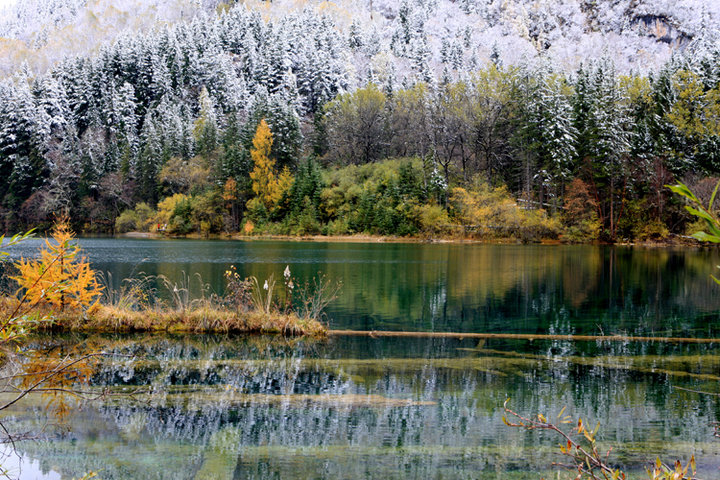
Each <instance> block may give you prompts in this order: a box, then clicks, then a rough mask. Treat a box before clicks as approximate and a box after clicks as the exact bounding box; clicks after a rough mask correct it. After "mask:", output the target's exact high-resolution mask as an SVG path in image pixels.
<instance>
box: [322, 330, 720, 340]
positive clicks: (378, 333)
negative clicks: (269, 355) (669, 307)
mask: <svg viewBox="0 0 720 480" xmlns="http://www.w3.org/2000/svg"><path fill="white" fill-rule="evenodd" d="M328 335H330V336H342V335H347V336H367V337H425V338H457V339H463V338H477V339H490V338H497V339H505V340H530V341H532V340H568V341H576V342H582V341H590V342H595V341H602V342H665V343H720V338H692V337H633V336H627V335H550V334H536V333H462V332H399V331H391V330H328Z"/></svg>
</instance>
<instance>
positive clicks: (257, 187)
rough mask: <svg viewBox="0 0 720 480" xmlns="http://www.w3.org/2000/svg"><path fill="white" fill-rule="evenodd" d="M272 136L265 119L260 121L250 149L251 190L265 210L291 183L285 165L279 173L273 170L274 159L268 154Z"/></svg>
mask: <svg viewBox="0 0 720 480" xmlns="http://www.w3.org/2000/svg"><path fill="white" fill-rule="evenodd" d="M272 144H273V136H272V132H271V131H270V127H269V126H268V124H267V122H266V121H265V119H262V120H261V121H260V124H259V125H258V128H257V130H256V131H255V136H254V137H253V148H252V149H251V150H250V156H251V157H252V160H253V164H254V168H253V171H252V172H250V179H251V180H252V190H253V192H254V193H255V197H256V199H257V201H259V202H260V203H261V204H262V205H263V206H264V207H265V208H266V209H267V210H270V209H272V208H273V207H275V206H277V205H278V203H280V200H281V199H282V196H283V194H284V193H285V192H287V191H288V190H289V189H290V187H291V186H292V183H293V177H292V175H291V174H290V171H289V170H288V169H287V167H285V168H284V169H283V170H282V172H280V174H278V173H276V171H275V160H274V159H273V158H272V157H271V156H270V151H271V149H272Z"/></svg>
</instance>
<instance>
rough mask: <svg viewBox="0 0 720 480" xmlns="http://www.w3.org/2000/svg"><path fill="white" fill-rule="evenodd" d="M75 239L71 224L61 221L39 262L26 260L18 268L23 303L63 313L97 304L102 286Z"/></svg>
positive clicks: (43, 249)
mask: <svg viewBox="0 0 720 480" xmlns="http://www.w3.org/2000/svg"><path fill="white" fill-rule="evenodd" d="M74 238H75V237H74V234H73V232H72V230H71V229H70V226H69V225H68V223H67V220H65V219H61V220H59V221H58V222H57V223H56V224H55V226H54V228H53V231H52V237H51V238H48V239H46V240H45V245H44V246H43V248H42V250H41V251H40V258H39V259H37V260H29V259H28V260H26V259H24V258H22V259H20V261H19V262H17V263H16V264H15V266H16V267H17V269H18V272H19V273H18V275H17V276H14V277H12V279H13V280H15V281H16V282H17V283H18V285H20V292H21V293H22V298H23V301H26V302H28V303H30V304H33V305H36V304H47V305H50V306H52V307H55V308H59V309H60V310H65V308H66V307H67V308H72V309H84V310H87V309H88V308H91V307H93V306H95V305H96V304H97V298H98V296H99V295H100V293H101V291H102V286H101V285H100V284H99V283H98V281H97V278H96V276H95V272H94V271H93V270H92V269H91V268H90V263H89V262H88V261H87V258H86V257H83V256H80V247H79V246H78V245H77V244H76V243H74V242H73V240H74Z"/></svg>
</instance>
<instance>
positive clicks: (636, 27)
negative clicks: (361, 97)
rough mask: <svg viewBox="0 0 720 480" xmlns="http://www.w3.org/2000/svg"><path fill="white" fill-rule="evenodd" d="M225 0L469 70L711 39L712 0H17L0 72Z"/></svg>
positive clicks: (657, 49) (571, 64)
mask: <svg viewBox="0 0 720 480" xmlns="http://www.w3.org/2000/svg"><path fill="white" fill-rule="evenodd" d="M226 3H243V4H244V5H245V6H246V7H248V8H250V9H255V10H258V11H260V12H261V13H262V14H263V15H264V16H265V17H266V18H269V17H275V18H277V17H283V16H285V15H287V14H288V13H291V12H295V13H297V11H299V10H302V9H308V8H309V9H313V10H315V11H316V12H317V13H322V14H325V15H328V16H329V17H330V18H332V20H333V21H334V22H335V24H336V28H338V29H340V30H342V32H343V33H344V34H348V35H352V34H353V33H354V34H356V39H357V40H358V41H360V42H365V43H366V45H367V46H369V47H372V49H373V52H372V53H375V54H377V53H384V52H387V53H392V54H394V55H395V56H396V57H406V58H409V57H412V56H417V55H418V54H419V55H421V56H425V57H427V60H428V63H429V64H430V65H431V66H433V67H434V68H435V69H437V70H439V71H441V70H442V66H443V65H447V64H452V67H454V68H455V69H459V70H472V69H474V68H476V67H477V66H478V65H482V64H484V63H486V62H487V61H488V60H489V59H490V58H491V57H494V56H499V57H500V58H501V59H502V60H503V61H504V62H506V63H511V64H517V63H520V62H525V61H530V60H532V59H537V58H545V59H549V60H551V61H552V62H553V63H555V64H556V65H558V66H559V67H561V68H562V69H574V68H576V67H577V65H578V64H579V63H580V62H582V61H583V60H584V59H587V58H588V57H598V56H607V57H610V58H612V59H613V60H614V62H615V63H616V65H617V67H618V69H619V70H620V71H631V70H639V71H646V70H648V69H650V68H653V67H657V66H659V65H661V64H662V63H664V62H665V61H667V60H668V58H669V57H670V56H671V55H672V53H673V52H677V51H683V50H685V49H687V48H688V47H690V48H692V46H693V45H697V44H698V43H701V42H712V41H714V40H715V39H716V38H717V36H718V28H717V24H718V22H719V21H720V2H711V1H702V0H677V1H676V0H603V1H600V2H598V1H593V0H455V1H452V0H403V1H395V0H361V1H350V0H337V1H335V2H322V1H315V0H306V1H301V0H274V1H273V2H265V1H258V0H247V1H244V2H225V3H223V2H222V1H220V0H142V1H141V0H23V1H21V2H18V4H17V5H16V6H14V7H12V8H11V9H10V11H9V12H7V14H5V15H3V16H2V18H0V52H2V53H0V73H3V72H4V73H9V72H11V71H13V70H16V69H17V68H18V67H19V66H20V64H21V63H22V62H23V61H27V62H28V63H29V65H30V66H31V68H33V69H35V70H39V71H44V70H45V69H47V68H48V67H49V66H50V65H52V64H53V63H54V62H56V61H58V60H60V59H62V58H63V57H65V56H66V55H72V54H87V53H90V52H93V51H96V50H97V48H98V46H99V45H100V44H102V43H106V42H108V41H113V40H115V39H116V38H117V37H118V36H120V35H122V34H123V33H126V32H137V31H147V30H149V29H151V28H153V27H156V26H158V25H164V24H172V23H176V22H179V21H187V20H191V19H192V18H194V17H195V16H197V15H198V14H199V13H201V12H205V13H207V14H211V15H214V14H215V12H217V11H218V9H219V8H222V6H223V5H225V4H226ZM371 8H372V10H371ZM386 60H387V59H384V58H383V57H382V56H381V57H379V58H377V59H376V62H380V63H382V62H384V61H386ZM400 63H402V62H400ZM398 68H399V69H400V71H402V70H403V67H402V65H401V64H400V65H398Z"/></svg>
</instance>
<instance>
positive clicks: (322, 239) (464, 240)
mask: <svg viewBox="0 0 720 480" xmlns="http://www.w3.org/2000/svg"><path fill="white" fill-rule="evenodd" d="M109 238H130V239H145V240H234V241H243V242H252V241H285V242H316V243H358V244H362V243H405V244H449V245H595V246H599V245H602V246H623V247H648V248H664V247H706V246H710V245H707V244H704V243H701V242H699V241H697V240H695V239H694V238H692V237H690V236H688V235H677V234H672V235H671V236H670V237H668V238H667V239H665V240H653V241H623V242H615V243H610V242H602V241H592V242H568V241H563V239H562V238H560V239H542V240H540V241H536V242H522V241H520V240H518V239H515V238H486V239H481V238H472V237H400V236H388V235H372V234H355V235H301V236H296V235H271V234H267V235H262V234H259V235H242V234H239V233H234V234H227V233H222V234H211V235H202V234H199V233H190V234H187V235H165V234H162V233H156V232H127V233H120V234H117V235H110V236H109Z"/></svg>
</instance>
